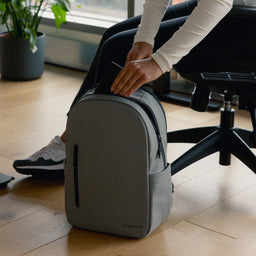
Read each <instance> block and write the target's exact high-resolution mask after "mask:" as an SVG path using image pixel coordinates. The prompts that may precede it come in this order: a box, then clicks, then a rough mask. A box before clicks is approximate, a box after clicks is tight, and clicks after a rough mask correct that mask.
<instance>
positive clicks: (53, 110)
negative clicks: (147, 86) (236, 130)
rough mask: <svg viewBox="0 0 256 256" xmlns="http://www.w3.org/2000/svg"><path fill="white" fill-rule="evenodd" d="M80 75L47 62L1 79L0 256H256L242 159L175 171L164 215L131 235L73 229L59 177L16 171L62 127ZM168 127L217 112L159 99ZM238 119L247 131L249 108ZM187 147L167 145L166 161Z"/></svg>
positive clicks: (255, 218) (255, 216)
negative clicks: (27, 77)
mask: <svg viewBox="0 0 256 256" xmlns="http://www.w3.org/2000/svg"><path fill="white" fill-rule="evenodd" d="M84 76H85V73H83V72H78V71H74V70H69V69H65V68H60V67H55V66H50V65H46V71H45V74H44V75H43V77H42V78H40V79H38V80H35V81H30V82H9V81H2V80H0V103H1V107H0V117H1V122H0V134H1V139H0V171H1V172H3V173H6V174H8V175H12V176H14V177H15V180H14V181H12V182H11V183H10V184H9V186H8V188H6V189H4V190H0V256H21V255H26V256H43V255H48V256H58V255H59V256H80V255H86V256H102V255H104V256H188V255H191V256H194V255H195V256H231V255H232V256H238V255H239V256H242V255H243V256H252V255H255V254H256V238H255V237H256V204H255V196H254V193H255V194H256V176H255V174H253V173H252V172H251V171H250V170H249V169H248V168H247V167H246V166H244V165H243V164H242V163H241V162H240V161H239V160H237V159H235V158H234V157H233V158H232V165H231V166H228V167H223V166H220V165H219V164H218V154H214V155H211V156H209V157H207V158H206V159H203V160H201V161H199V162H197V163H195V164H193V165H191V166H189V167H187V168H185V169H184V170H182V171H181V172H179V173H178V174H176V175H175V176H174V177H173V182H174V184H175V193H174V194H173V205H172V208H171V211H170V214H169V216H168V218H167V220H166V221H165V222H164V223H163V224H162V225H161V226H160V227H159V228H158V229H157V230H156V231H155V232H153V233H152V234H151V235H150V236H149V237H146V238H144V239H138V240H137V239H128V238H122V237H116V236H111V235H106V234H100V233H95V232H90V231H85V230H79V229H77V228H74V227H72V226H71V225H70V224H69V223H68V222H67V220H66V215H65V207H64V181H63V178H54V179H49V178H48V179H47V178H45V179H36V178H31V177H26V176H23V175H20V174H18V173H16V172H15V171H14V170H13V168H12V162H13V160H15V159H21V158H23V157H27V156H28V155H30V154H31V153H33V152H34V151H36V150H38V149H40V148H41V147H43V146H45V144H47V143H48V142H49V141H50V140H51V139H52V138H53V137H54V136H55V135H57V134H59V135H60V134H61V133H62V131H64V129H65V124H66V113H67V112H68V110H69V106H70V104H71V102H72V100H73V98H74V96H75V94H76V92H77V90H78V88H79V87H80V84H81V82H82V80H83V78H84ZM163 106H164V108H165V111H166V115H167V122H168V130H169V131H171V130H176V129H185V128H190V127H197V126H206V125H216V124H218V122H219V113H218V112H206V113H197V112H195V111H193V110H191V109H189V108H187V107H184V106H180V105H175V104H170V103H163ZM235 122H236V125H237V126H239V127H242V128H246V129H251V123H250V119H249V115H248V113H246V112H245V111H237V114H236V121H235ZM190 147H191V145H188V144H180V145H179V144H170V145H169V146H168V160H169V161H170V162H171V161H173V160H175V159H176V158H177V157H178V156H179V155H180V154H182V153H183V152H185V151H186V150H187V149H188V148H190Z"/></svg>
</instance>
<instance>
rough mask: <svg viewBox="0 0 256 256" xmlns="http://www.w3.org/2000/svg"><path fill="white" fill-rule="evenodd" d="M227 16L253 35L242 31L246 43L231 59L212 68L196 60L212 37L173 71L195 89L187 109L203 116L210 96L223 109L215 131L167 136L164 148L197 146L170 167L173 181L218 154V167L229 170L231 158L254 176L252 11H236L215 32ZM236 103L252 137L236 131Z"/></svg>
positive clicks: (255, 13)
mask: <svg viewBox="0 0 256 256" xmlns="http://www.w3.org/2000/svg"><path fill="white" fill-rule="evenodd" d="M231 15H232V19H233V21H234V20H235V23H236V22H237V24H240V25H241V24H244V25H246V24H248V22H249V23H250V24H251V25H252V24H253V23H254V24H253V26H250V27H254V28H255V29H254V30H252V29H247V27H248V26H247V27H246V26H245V27H244V29H243V31H242V35H241V36H243V39H244V40H245V41H244V42H246V47H245V48H244V49H237V51H236V53H235V54H234V55H233V56H232V55H230V57H225V58H222V59H220V60H216V61H214V62H211V61H210V60H208V61H201V60H200V58H199V59H198V58H196V54H197V52H198V51H199V50H200V48H201V47H207V40H211V36H214V33H215V32H214V31H213V32H212V33H210V34H211V35H209V37H207V38H206V39H204V40H203V41H202V43H200V44H199V45H198V46H197V47H196V48H195V50H192V51H191V53H189V54H188V55H187V56H186V57H184V58H183V59H182V60H181V61H180V62H179V63H178V64H177V65H176V66H175V67H174V68H175V70H176V71H177V72H178V73H179V74H180V75H181V76H182V77H183V78H185V79H187V80H189V81H192V82H193V83H194V84H195V89H194V92H193V94H192V99H191V104H190V107H191V108H192V109H194V110H196V111H200V112H203V111H206V110H207V106H208V103H209V96H210V94H211V93H212V92H215V93H218V94H220V95H222V96H223V107H222V109H221V110H220V124H219V125H217V126H210V127H199V128H192V129H185V130H180V131H173V132H169V133H168V135H167V138H168V143H179V142H182V143H196V145H194V146H193V147H192V148H191V149H190V150H188V151H187V152H185V153H184V154H183V155H181V156H180V157H179V158H178V159H176V160H175V161H174V162H173V163H172V164H171V166H172V175H174V174H175V173H177V172H179V171H180V170H182V169H183V168H185V167H187V166H189V165H190V164H192V163H194V162H196V161H198V160H200V159H202V158H204V157H206V156H208V155H210V154H213V153H215V152H218V151H219V163H220V164H221V165H230V164H231V154H233V155H234V156H236V157H237V158H238V159H239V160H241V161H242V162H243V163H244V164H245V165H247V166H248V167H249V168H250V169H251V170H252V171H253V172H254V173H256V156H255V155H254V153H253V152H252V151H251V149H250V148H256V37H254V36H252V35H253V33H254V34H255V33H256V7H255V8H254V7H234V8H233V9H232V10H231V12H230V13H229V14H228V15H227V16H226V17H225V18H224V19H223V21H221V22H220V24H219V25H218V26H217V28H216V31H217V30H220V29H221V26H222V24H225V22H229V20H230V19H229V18H230V16H231ZM224 32H225V31H223V33H224ZM235 36H240V35H239V34H237V35H235ZM235 36H234V37H235ZM234 40H235V38H234ZM241 47H244V46H241ZM231 48H232V46H231ZM209 50H210V49H209ZM220 50H221V49H220ZM195 59H197V61H196V63H195V61H194V60H195ZM234 101H237V102H239V109H245V110H248V111H249V112H250V116H251V121H252V131H249V130H245V129H241V128H238V127H235V126H234V116H235V110H234V108H233V107H232V105H233V102H234Z"/></svg>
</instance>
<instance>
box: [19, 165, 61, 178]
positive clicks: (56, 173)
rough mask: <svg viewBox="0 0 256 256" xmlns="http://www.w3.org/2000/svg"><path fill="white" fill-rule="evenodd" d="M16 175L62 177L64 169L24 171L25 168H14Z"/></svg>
mask: <svg viewBox="0 0 256 256" xmlns="http://www.w3.org/2000/svg"><path fill="white" fill-rule="evenodd" d="M14 169H15V170H16V171H17V172H18V173H20V174H23V175H32V176H41V177H46V176H54V177H56V176H64V169H59V170H58V169H55V170H46V169H31V168H30V169H26V168H22V169H20V168H17V167H15V168H14Z"/></svg>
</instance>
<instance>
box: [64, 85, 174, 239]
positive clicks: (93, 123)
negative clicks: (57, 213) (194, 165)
mask: <svg viewBox="0 0 256 256" xmlns="http://www.w3.org/2000/svg"><path fill="white" fill-rule="evenodd" d="M166 149H167V129H166V118H165V113H164V111H163V108H162V106H161V104H160V102H159V101H158V99H157V98H156V97H154V95H153V94H152V93H150V92H149V91H146V90H144V89H139V90H138V91H137V92H135V93H134V94H132V96H130V97H129V98H124V97H121V96H116V95H106V94H101V93H95V90H91V91H89V92H88V93H87V94H86V95H84V96H83V97H82V98H81V99H80V100H79V102H78V103H77V104H75V105H74V106H73V108H72V109H71V111H70V113H69V116H68V121H67V136H66V163H65V205H66V215H67V219H68V221H69V223H70V224H72V225H74V226H76V227H79V228H83V229H88V230H93V231H99V232H104V233H110V234H114V235H121V236H128V237H134V238H141V237H145V236H147V235H148V234H150V233H151V232H152V231H154V230H155V229H156V228H157V227H158V226H159V225H160V224H161V223H162V222H163V221H164V220H165V219H166V218H167V216H168V214H169V210H170V206H171V198H172V182H171V171H170V165H169V164H168V163H167V162H166Z"/></svg>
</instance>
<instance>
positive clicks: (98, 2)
mask: <svg viewBox="0 0 256 256" xmlns="http://www.w3.org/2000/svg"><path fill="white" fill-rule="evenodd" d="M77 3H78V4H79V5H80V6H81V8H78V7H77V4H76V3H75V2H73V3H72V11H75V12H76V14H77V15H80V16H93V15H96V16H98V17H100V16H104V17H108V19H111V18H114V19H116V18H119V19H126V18H127V7H128V2H127V0H77Z"/></svg>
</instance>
